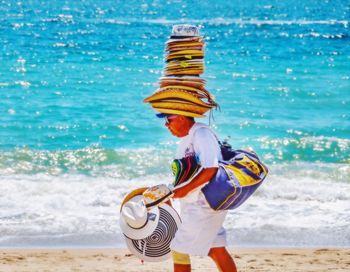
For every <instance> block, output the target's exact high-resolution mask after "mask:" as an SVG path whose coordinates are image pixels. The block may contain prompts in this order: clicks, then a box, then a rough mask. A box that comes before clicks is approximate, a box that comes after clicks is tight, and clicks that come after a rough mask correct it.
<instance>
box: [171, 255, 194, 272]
mask: <svg viewBox="0 0 350 272" xmlns="http://www.w3.org/2000/svg"><path fill="white" fill-rule="evenodd" d="M171 254H172V256H173V262H174V272H190V271H191V260H190V255H188V254H184V253H180V252H177V251H174V250H173V251H171Z"/></svg>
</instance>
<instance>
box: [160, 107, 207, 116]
mask: <svg viewBox="0 0 350 272" xmlns="http://www.w3.org/2000/svg"><path fill="white" fill-rule="evenodd" d="M153 109H154V110H156V111H158V112H160V113H165V114H175V115H182V116H187V117H197V118H203V117H205V115H203V114H198V113H194V112H189V111H182V110H173V109H163V108H156V107H153Z"/></svg>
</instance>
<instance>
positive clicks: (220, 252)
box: [208, 247, 237, 272]
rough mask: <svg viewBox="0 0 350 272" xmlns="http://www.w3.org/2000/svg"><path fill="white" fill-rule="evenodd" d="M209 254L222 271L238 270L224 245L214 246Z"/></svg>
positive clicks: (231, 271) (232, 271)
mask: <svg viewBox="0 0 350 272" xmlns="http://www.w3.org/2000/svg"><path fill="white" fill-rule="evenodd" d="M208 256H209V257H210V258H212V259H213V261H214V262H215V264H216V266H217V267H218V268H219V270H220V271H221V272H237V268H236V264H235V262H234V261H233V259H232V257H231V255H230V254H229V253H228V251H227V250H226V248H224V247H213V248H211V249H210V251H209V253H208Z"/></svg>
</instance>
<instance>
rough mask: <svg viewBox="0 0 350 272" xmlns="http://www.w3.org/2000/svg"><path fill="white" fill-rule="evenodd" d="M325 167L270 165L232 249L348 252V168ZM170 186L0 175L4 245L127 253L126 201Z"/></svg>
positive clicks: (157, 179) (153, 178) (238, 217)
mask: <svg viewBox="0 0 350 272" xmlns="http://www.w3.org/2000/svg"><path fill="white" fill-rule="evenodd" d="M320 167H321V165H318V166H317V167H315V166H313V167H311V166H305V168H304V169H300V170H296V171H292V169H295V168H296V166H295V165H294V166H293V165H284V166H272V167H271V168H270V175H269V177H268V179H267V180H266V181H265V183H264V184H263V185H262V186H261V187H260V188H259V189H258V191H257V192H256V193H255V194H254V195H253V196H252V197H251V198H250V199H248V200H247V202H246V203H244V204H243V205H242V206H241V207H239V208H238V209H236V210H234V211H230V212H229V214H228V217H227V219H226V221H225V227H226V229H227V233H228V235H227V236H228V240H229V243H230V245H234V246H249V245H252V246H260V245H261V246H266V245H269V246H349V245H350V229H349V227H348V226H349V222H350V215H349V213H348V210H349V208H350V207H349V203H350V195H349V194H348V192H349V191H350V183H348V182H346V177H348V175H349V171H350V170H349V169H348V168H346V166H344V165H333V168H332V169H333V174H329V175H326V174H325V173H322V172H321V171H319V170H318V168H320ZM344 167H345V168H346V169H344ZM305 169H308V171H306V170H305ZM313 169H314V170H313ZM339 169H340V170H339ZM344 171H345V172H346V173H344ZM334 173H343V175H344V178H343V180H340V181H339V180H337V181H336V180H335V179H334V178H333V177H334V175H335V174H334ZM170 181H171V176H170V175H162V174H155V175H148V176H145V177H142V178H141V177H136V178H133V179H122V178H113V177H91V176H90V177H88V176H85V175H73V174H63V175H58V176H53V175H48V174H34V175H24V174H22V175H2V176H0V185H1V188H2V189H1V190H0V233H1V234H2V235H1V237H0V247H36V246H44V247H59V246H71V247H75V246H93V247H103V246H107V247H108V246H117V247H118V246H119V247H123V246H124V239H123V235H122V234H121V231H120V228H119V208H120V203H121V201H122V199H123V197H124V196H125V195H126V194H127V193H128V192H130V191H131V190H132V189H134V188H138V187H143V186H150V185H155V184H160V183H169V182H170Z"/></svg>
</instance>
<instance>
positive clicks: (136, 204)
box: [120, 195, 159, 239]
mask: <svg viewBox="0 0 350 272" xmlns="http://www.w3.org/2000/svg"><path fill="white" fill-rule="evenodd" d="M158 221H159V209H158V208H153V209H151V210H147V209H146V206H145V204H144V203H143V196H142V195H138V196H134V197H133V198H131V199H130V200H129V201H128V202H126V203H125V204H124V205H123V207H122V209H121V213H120V227H121V229H122V231H123V233H124V235H125V236H127V237H128V238H130V239H142V238H145V237H147V236H149V235H151V234H152V233H153V231H154V230H155V229H156V227H157V225H158Z"/></svg>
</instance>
